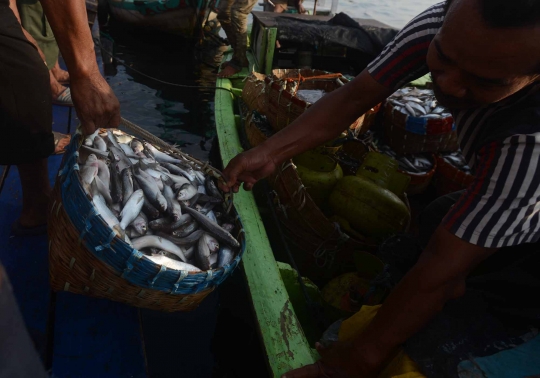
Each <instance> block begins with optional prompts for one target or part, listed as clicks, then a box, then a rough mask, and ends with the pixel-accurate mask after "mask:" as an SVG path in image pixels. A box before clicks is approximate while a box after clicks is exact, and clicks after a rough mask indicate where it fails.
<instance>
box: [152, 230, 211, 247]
mask: <svg viewBox="0 0 540 378" xmlns="http://www.w3.org/2000/svg"><path fill="white" fill-rule="evenodd" d="M204 234H205V232H204V231H203V230H196V231H194V232H192V233H191V234H190V235H188V236H186V237H184V238H177V237H174V236H170V235H167V234H165V233H163V232H158V233H157V234H156V235H158V236H161V237H164V238H167V239H168V240H170V241H172V242H173V243H174V244H176V245H179V246H181V247H186V246H191V245H193V244H194V243H196V242H197V241H198V240H199V239H200V238H201V237H202V236H203V235H204Z"/></svg>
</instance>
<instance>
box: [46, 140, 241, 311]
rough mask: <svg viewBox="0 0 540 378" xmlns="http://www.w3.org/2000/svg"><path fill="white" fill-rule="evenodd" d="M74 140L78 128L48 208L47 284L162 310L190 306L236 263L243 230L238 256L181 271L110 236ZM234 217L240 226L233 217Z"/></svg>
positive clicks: (60, 288)
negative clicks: (83, 179)
mask: <svg viewBox="0 0 540 378" xmlns="http://www.w3.org/2000/svg"><path fill="white" fill-rule="evenodd" d="M80 140H81V136H80V134H77V135H75V136H74V137H73V138H72V141H71V143H70V145H69V147H68V150H67V152H66V154H65V156H64V161H63V164H62V168H61V170H60V174H59V178H58V179H57V182H56V185H55V189H54V199H53V202H52V204H51V212H50V214H49V216H50V219H49V239H50V249H49V257H50V276H51V286H52V287H53V290H66V291H71V292H76V293H80V294H88V295H91V296H97V297H105V298H109V299H112V300H117V301H120V302H124V303H128V304H131V305H134V306H138V307H146V308H153V309H159V310H163V311H188V310H191V309H193V308H195V307H196V306H197V305H198V304H199V303H200V302H201V301H202V299H204V297H206V296H207V295H208V294H209V293H210V292H211V291H212V290H213V289H214V288H215V287H216V286H218V285H219V284H220V283H221V282H222V281H223V280H224V279H226V278H227V277H228V276H229V275H230V274H231V272H232V271H233V270H234V269H235V268H236V267H237V265H238V264H239V262H240V259H241V257H242V255H243V253H244V251H245V240H244V237H243V232H241V235H240V239H239V241H240V243H241V251H240V253H239V254H238V256H236V258H235V259H234V261H233V262H232V263H231V264H230V265H227V266H225V267H223V268H220V269H217V270H209V271H207V272H199V273H187V272H185V271H177V270H172V269H167V268H165V267H163V266H158V265H156V264H154V263H153V262H152V261H150V260H148V259H145V258H143V256H144V255H143V254H142V253H141V252H139V251H137V250H135V249H133V248H132V247H131V246H130V245H128V244H127V243H125V242H123V241H121V240H120V239H118V238H117V237H115V234H114V232H113V231H112V230H111V228H110V227H109V226H108V225H107V223H106V222H105V221H104V220H103V219H102V218H101V216H99V215H97V214H96V211H95V208H94V206H93V204H92V202H91V199H90V198H89V197H88V195H87V194H86V192H85V190H84V189H83V187H82V185H81V183H80V179H79V173H78V169H79V166H78V164H77V163H76V161H77V157H78V152H77V148H78V145H79V142H80ZM201 165H202V163H201ZM206 169H207V170H208V169H211V168H209V167H207V168H206ZM237 222H238V224H237V225H238V226H239V228H240V229H242V227H241V224H240V222H239V220H238V221H237ZM165 298H167V299H165Z"/></svg>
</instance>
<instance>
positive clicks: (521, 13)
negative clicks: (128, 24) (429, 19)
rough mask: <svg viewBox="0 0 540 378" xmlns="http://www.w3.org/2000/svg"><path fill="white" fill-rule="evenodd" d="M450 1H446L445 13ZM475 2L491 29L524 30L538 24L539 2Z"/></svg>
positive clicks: (516, 0)
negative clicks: (477, 3)
mask: <svg viewBox="0 0 540 378" xmlns="http://www.w3.org/2000/svg"><path fill="white" fill-rule="evenodd" d="M452 1H453V0H446V4H445V7H446V11H448V9H449V8H450V5H451V4H452ZM469 1H470V0H469ZM477 1H478V2H479V6H480V12H481V13H482V17H483V18H484V20H485V21H486V23H487V24H488V26H490V27H492V28H520V27H522V28H524V27H531V26H535V25H539V24H540V0H511V1H509V0H477Z"/></svg>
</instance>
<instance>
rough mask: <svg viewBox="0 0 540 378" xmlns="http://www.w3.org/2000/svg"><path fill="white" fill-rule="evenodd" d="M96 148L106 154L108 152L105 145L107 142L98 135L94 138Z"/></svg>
mask: <svg viewBox="0 0 540 378" xmlns="http://www.w3.org/2000/svg"><path fill="white" fill-rule="evenodd" d="M94 148H97V149H98V150H100V151H103V152H105V151H107V143H105V141H104V140H103V139H102V138H101V137H100V136H99V135H96V137H95V138H94Z"/></svg>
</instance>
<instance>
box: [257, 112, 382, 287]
mask: <svg viewBox="0 0 540 378" xmlns="http://www.w3.org/2000/svg"><path fill="white" fill-rule="evenodd" d="M249 123H250V124H249V125H248V124H246V134H247V138H248V142H249V144H250V145H251V147H255V146H257V145H258V144H260V143H261V142H263V141H264V140H266V138H267V137H268V136H267V135H266V134H265V133H264V132H263V131H261V130H260V129H259V128H258V126H257V125H256V124H255V123H253V122H249ZM248 130H249V131H248ZM268 182H269V184H270V186H271V187H272V189H273V191H274V193H273V194H274V205H275V206H276V208H277V213H278V216H279V219H280V222H281V224H282V225H283V229H284V231H285V235H286V237H287V239H288V241H289V242H291V243H292V244H293V245H294V246H295V247H296V250H298V251H301V254H295V261H296V263H297V265H298V268H299V269H300V272H301V273H302V275H303V276H306V277H308V278H309V279H311V280H313V281H316V282H319V283H321V282H327V281H328V280H330V279H331V278H333V277H335V276H336V275H337V274H340V273H344V272H349V271H351V270H354V269H355V267H354V252H355V251H367V252H373V253H374V252H375V251H376V249H377V246H376V244H375V242H373V241H370V240H367V239H360V238H359V235H358V236H357V237H351V236H350V235H348V234H346V233H344V232H342V231H341V230H339V228H338V227H337V226H336V224H335V223H333V222H332V221H330V220H329V219H328V218H327V217H326V216H325V215H324V213H323V212H322V211H321V210H320V209H319V207H318V206H317V205H316V204H315V202H314V201H313V199H312V198H311V197H310V195H309V194H308V192H307V191H306V188H305V187H304V185H303V184H302V180H301V179H300V176H299V175H298V172H297V171H296V167H295V165H294V164H293V163H292V161H291V162H288V163H285V164H283V165H282V166H281V167H280V168H278V169H277V171H276V172H274V173H273V174H272V175H271V176H270V177H268Z"/></svg>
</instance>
